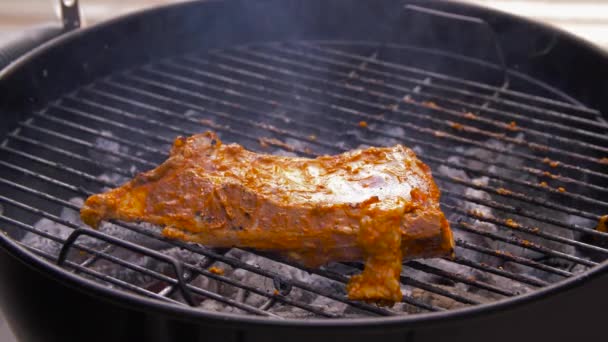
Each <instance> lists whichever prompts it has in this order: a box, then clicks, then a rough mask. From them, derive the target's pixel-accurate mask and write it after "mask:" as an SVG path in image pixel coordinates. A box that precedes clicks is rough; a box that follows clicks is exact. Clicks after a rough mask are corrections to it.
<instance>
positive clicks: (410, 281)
mask: <svg viewBox="0 0 608 342" xmlns="http://www.w3.org/2000/svg"><path fill="white" fill-rule="evenodd" d="M2 183H6V181H3V182H2ZM19 188H20V189H22V190H23V189H24V188H25V187H23V186H20V187H19ZM25 189H27V188H25ZM30 192H34V191H31V190H30ZM34 194H40V195H43V196H44V197H45V198H47V199H48V198H52V196H50V195H46V194H44V193H37V192H34ZM86 194H87V195H90V194H91V193H90V192H87V193H86ZM55 201H57V199H55ZM59 203H60V204H62V205H64V206H66V207H68V208H72V209H74V210H78V207H77V206H76V205H74V204H72V203H70V202H67V201H62V200H60V201H59ZM292 266H294V267H297V266H296V265H292ZM312 272H316V271H312ZM324 275H325V274H324ZM402 280H403V281H405V282H406V283H407V284H411V285H414V284H415V285H416V286H419V287H421V288H422V289H425V290H428V291H432V292H435V293H437V294H440V295H444V296H449V297H450V298H452V299H455V300H458V301H461V302H463V303H467V304H475V303H476V302H472V301H471V300H469V299H466V298H464V297H461V296H458V295H455V294H452V293H449V292H448V291H445V290H443V289H439V288H436V287H434V286H432V285H429V284H426V283H423V282H420V281H417V280H415V279H412V278H409V277H405V276H404V277H402ZM404 300H405V301H406V302H408V303H409V304H413V305H417V304H419V303H418V302H416V301H412V300H411V299H404Z"/></svg>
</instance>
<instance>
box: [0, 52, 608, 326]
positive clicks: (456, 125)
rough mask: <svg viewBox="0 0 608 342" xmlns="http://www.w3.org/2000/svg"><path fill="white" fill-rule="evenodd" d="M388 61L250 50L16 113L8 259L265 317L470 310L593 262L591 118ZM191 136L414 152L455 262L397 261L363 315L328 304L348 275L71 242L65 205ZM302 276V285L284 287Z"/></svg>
mask: <svg viewBox="0 0 608 342" xmlns="http://www.w3.org/2000/svg"><path fill="white" fill-rule="evenodd" d="M404 54H407V49H404V48H402V47H391V46H386V45H383V46H378V45H373V44H367V43H352V42H350V43H344V42H324V43H320V42H294V43H281V44H265V45H256V46H250V47H243V48H237V49H230V50H221V51H213V52H209V53H204V54H192V55H188V56H181V57H177V58H173V59H168V60H163V61H160V62H158V63H154V64H150V65H146V66H142V67H140V68H135V69H132V70H128V71H126V72H123V73H119V74H116V75H112V76H111V77H109V78H107V79H102V80H99V81H97V82H95V83H94V84H91V85H89V86H87V87H84V88H82V89H79V90H77V91H76V92H74V93H72V94H68V95H66V96H64V97H63V98H62V99H60V100H58V101H56V102H54V103H51V104H49V106H48V107H47V108H46V109H44V110H43V111H41V112H37V113H31V116H30V117H29V118H28V119H27V120H25V121H23V122H21V123H20V124H19V127H18V128H17V129H16V130H15V131H14V132H12V133H11V134H9V136H8V137H7V139H6V140H5V142H4V143H3V144H2V145H1V146H0V153H1V154H2V160H0V191H1V193H2V194H3V195H0V203H1V204H2V207H0V209H2V208H3V209H4V210H3V213H2V215H0V222H2V225H3V228H4V230H5V231H6V232H7V234H8V235H9V236H11V237H12V238H14V239H15V240H16V241H18V242H19V243H20V244H21V245H22V246H24V247H25V248H27V249H29V250H31V251H33V252H34V253H36V254H38V255H39V256H41V257H43V258H45V259H48V260H51V261H53V262H58V263H61V264H62V265H63V266H64V267H67V268H70V269H72V270H73V271H74V272H76V273H79V274H81V275H82V276H84V277H88V278H91V279H95V280H97V281H99V282H101V283H104V284H107V285H108V286H112V287H116V288H120V289H122V290H125V291H130V292H133V293H137V294H140V295H142V296H147V297H151V298H156V299H159V300H163V301H166V302H170V303H176V304H180V305H187V304H186V303H187V302H188V300H185V299H184V298H188V297H189V296H192V301H194V302H196V303H204V305H203V304H201V306H202V307H203V308H204V309H207V310H219V311H228V312H238V313H246V314H252V315H259V316H267V317H271V318H275V319H281V318H283V317H328V318H340V317H351V316H367V315H371V316H388V315H399V314H408V313H409V314H412V313H417V312H428V311H443V310H449V309H453V308H457V307H462V306H467V305H478V304H483V303H487V302H491V301H495V300H500V299H503V298H508V297H513V296H517V295H519V294H520V293H522V292H526V291H534V290H535V289H538V288H541V287H544V286H547V285H549V284H552V283H555V282H559V281H561V280H563V279H565V278H568V277H571V276H573V275H575V274H578V273H580V272H584V271H585V270H587V269H588V268H590V267H593V266H595V265H598V264H599V263H600V262H602V261H604V260H605V259H606V258H608V248H607V247H608V234H607V233H604V232H600V231H597V230H595V229H594V227H595V224H596V223H597V220H598V219H599V216H600V215H602V214H604V213H606V211H608V202H606V201H605V200H604V199H605V193H606V192H608V188H607V187H606V184H607V183H608V174H606V172H605V171H606V167H607V166H606V163H605V159H603V158H605V157H607V156H608V148H606V147H605V146H607V144H606V142H607V141H608V137H606V136H605V134H604V132H605V130H606V128H608V125H607V124H606V123H605V122H604V121H602V120H601V117H600V114H599V113H598V112H596V111H593V110H590V109H587V108H584V107H582V106H579V105H576V104H571V103H566V102H563V101H562V100H561V99H560V96H559V94H557V95H556V94H553V96H554V97H555V98H550V97H548V95H549V94H550V93H549V92H548V91H547V88H546V87H544V88H543V87H541V86H539V85H538V84H536V83H533V82H531V81H530V80H529V79H527V78H525V77H523V76H522V75H518V74H514V73H513V74H512V75H511V76H516V77H512V79H513V80H515V83H516V84H515V86H514V87H516V88H517V87H518V86H517V84H519V87H520V88H521V89H523V91H522V90H521V89H519V88H517V90H511V89H503V88H499V87H496V86H492V85H490V84H486V83H480V82H475V81H470V80H465V79H462V78H458V77H452V76H448V75H447V74H445V73H438V72H432V71H428V70H423V69H420V68H416V67H413V66H406V65H404V64H402V62H401V61H403V60H407V59H406V58H404ZM493 72H494V73H495V74H500V71H496V70H493ZM497 79H500V77H499V76H497ZM518 82H519V83H518ZM523 84H525V85H526V86H525V87H524V86H522V85H523ZM534 93H539V94H540V95H534ZM361 121H365V123H366V124H365V125H363V124H361V123H360V122H361ZM361 126H366V127H361ZM205 129H212V130H215V131H216V132H218V133H219V134H220V136H221V137H222V138H223V140H225V141H227V142H238V143H240V144H242V145H244V146H245V147H246V148H248V149H251V150H256V151H261V152H267V153H271V152H272V153H283V154H285V153H288V154H289V153H293V154H297V155H302V156H316V155H318V154H335V153H339V152H342V151H345V150H349V149H352V148H355V147H357V146H360V145H386V144H393V143H403V144H405V145H408V146H410V147H414V148H415V149H416V150H417V152H418V154H419V156H420V157H421V159H423V160H424V161H425V162H426V163H428V164H429V165H430V166H431V167H432V169H433V171H434V177H435V179H436V181H437V182H438V184H439V186H440V188H441V189H442V206H443V209H444V210H445V211H446V214H447V215H448V217H449V220H450V223H451V225H452V227H453V229H454V231H455V233H456V235H457V241H456V244H457V257H456V258H455V259H454V260H448V259H441V260H421V261H409V262H407V263H405V264H404V265H405V267H404V272H403V274H402V277H401V281H402V283H403V284H404V290H405V292H406V295H405V296H404V299H403V303H401V304H398V305H396V306H395V307H393V308H379V307H376V306H373V305H369V304H365V303H359V302H351V301H348V300H347V299H346V297H345V292H344V284H345V283H346V282H347V281H348V276H349V275H350V274H352V273H354V272H356V271H358V270H361V269H362V267H363V266H362V264H360V263H343V264H335V265H329V266H327V267H324V268H320V269H305V268H302V267H301V266H299V265H296V264H293V263H291V262H289V261H285V260H282V259H279V258H277V257H276V256H274V255H270V254H261V253H259V252H255V251H243V250H239V249H231V250H212V249H208V248H204V247H202V246H198V245H192V244H186V243H182V242H179V241H168V240H166V239H164V238H163V237H162V236H161V235H160V234H159V232H158V231H157V230H155V229H154V228H152V227H147V226H145V225H134V224H126V223H120V222H111V223H109V224H107V225H106V226H105V228H102V230H101V232H92V231H88V230H83V229H82V224H81V223H80V222H79V220H78V218H77V213H78V210H79V208H80V203H79V202H78V201H77V200H76V199H75V198H80V199H82V198H86V197H87V196H89V195H91V194H93V193H96V192H99V191H101V190H102V189H103V188H104V187H115V186H118V185H119V184H120V183H121V182H122V181H124V180H125V179H127V178H128V177H131V176H133V175H134V174H135V173H137V172H141V171H144V170H146V169H149V168H152V167H154V166H155V165H157V164H158V163H160V162H161V161H163V160H164V158H166V155H167V153H168V149H169V147H170V144H171V143H172V141H173V138H174V137H175V136H177V135H191V134H195V133H198V132H201V131H203V130H205ZM0 213H1V212H0ZM488 213H491V214H488ZM41 222H42V223H41ZM33 236H37V238H35V239H34V238H32V237H33ZM116 236H119V237H120V238H119V239H117V238H116ZM67 240H70V242H69V243H67V244H66V241H67ZM155 250H159V251H161V252H156V251H155ZM60 251H61V252H63V254H61V256H60ZM74 251H80V252H74ZM180 253H182V254H184V253H186V254H187V255H186V257H183V255H182V254H180ZM243 256H249V259H247V258H244V257H243ZM64 257H65V258H66V259H65V260H64ZM150 259H155V260H156V261H155V262H150V261H149V260H150ZM111 264H113V265H114V266H112V267H110V266H109V265H111ZM212 265H221V266H222V267H224V268H226V269H228V270H229V273H230V274H221V272H218V271H215V272H213V271H211V269H208V267H210V266H212ZM116 270H118V271H116ZM301 270H303V271H305V272H308V273H310V274H311V275H310V276H307V277H308V278H306V279H301V278H302V274H305V272H302V271H301ZM239 272H241V273H243V275H242V276H243V277H244V278H235V275H236V274H237V273H239ZM239 274H240V273H239ZM142 277H143V278H142ZM180 278H182V279H181V280H179V279H180ZM248 278H260V279H265V281H262V282H257V283H252V282H248V281H246V280H247V279H248ZM142 279H143V280H142ZM243 279H245V280H243ZM252 298H253V299H252ZM318 298H323V300H322V301H319V300H318ZM220 303H221V306H218V305H219V304H220ZM336 307H339V308H340V309H335V308H336ZM298 310H299V311H298Z"/></svg>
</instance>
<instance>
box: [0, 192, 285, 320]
mask: <svg viewBox="0 0 608 342" xmlns="http://www.w3.org/2000/svg"><path fill="white" fill-rule="evenodd" d="M0 201H2V202H4V203H8V204H11V205H13V206H17V207H19V208H21V209H24V210H26V211H29V212H31V213H33V214H36V215H38V216H41V217H44V218H47V219H49V220H51V221H54V222H56V223H59V224H61V225H63V226H65V227H68V228H71V229H80V227H79V226H78V225H76V224H74V223H71V222H69V221H66V220H64V219H61V218H60V217H57V216H55V215H51V214H49V213H47V212H45V211H44V210H40V209H37V208H34V207H31V206H29V205H26V204H23V203H20V202H17V201H14V200H12V199H9V198H7V197H4V196H2V195H0ZM0 217H1V218H4V217H3V216H0ZM11 221H15V220H11ZM36 231H37V230H36V229H34V231H33V232H34V233H35V232H36ZM98 234H101V233H98ZM58 240H59V241H56V242H60V243H62V244H63V243H65V242H66V240H63V239H58ZM72 246H74V247H75V248H78V249H80V250H83V251H86V252H87V253H90V254H94V255H97V256H99V257H100V258H103V259H105V260H108V261H111V262H113V263H115V264H118V265H121V266H124V267H126V268H129V269H131V270H134V271H137V272H140V273H142V274H145V275H147V276H150V277H153V278H156V279H158V280H160V281H164V282H167V283H170V284H176V283H177V280H176V279H174V278H171V277H168V276H165V275H164V274H162V273H158V272H156V271H153V270H150V269H148V268H145V267H142V266H139V265H135V264H132V263H129V262H126V261H124V260H122V259H120V258H117V257H114V256H112V255H109V254H103V253H100V252H98V251H96V250H94V249H91V248H89V247H86V246H82V245H79V244H76V243H74V244H72ZM140 248H142V249H144V247H140ZM187 286H188V289H189V290H190V291H192V292H194V293H197V294H199V295H202V296H205V297H209V298H211V299H214V300H217V301H219V302H222V303H224V304H228V305H231V306H234V307H236V308H239V309H241V310H244V311H247V312H250V313H254V314H257V315H264V316H270V317H275V316H276V315H274V314H271V313H268V312H265V311H262V310H259V309H257V308H255V307H253V306H250V305H247V304H243V303H239V302H237V301H234V300H232V299H230V298H227V297H224V296H221V295H219V294H217V293H214V292H211V291H208V290H205V289H201V288H198V287H194V286H190V285H187ZM277 317H280V316H276V317H275V318H277Z"/></svg>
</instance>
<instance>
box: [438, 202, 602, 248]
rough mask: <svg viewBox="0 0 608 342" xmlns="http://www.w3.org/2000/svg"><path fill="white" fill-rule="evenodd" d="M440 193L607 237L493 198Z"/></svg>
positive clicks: (599, 236) (573, 229) (469, 214)
mask: <svg viewBox="0 0 608 342" xmlns="http://www.w3.org/2000/svg"><path fill="white" fill-rule="evenodd" d="M442 194H443V195H446V196H450V197H456V198H460V199H463V200H466V201H468V202H472V203H476V204H480V205H483V206H486V207H490V208H493V209H497V210H500V211H503V212H505V213H510V214H515V215H519V216H524V217H527V218H530V219H533V220H536V221H539V222H545V223H548V224H551V225H555V226H558V227H561V228H565V229H569V230H572V231H577V232H581V233H585V234H589V235H593V236H594V237H598V238H604V239H606V238H607V237H608V234H607V233H603V232H600V231H597V230H595V229H591V228H586V227H582V226H580V225H577V224H571V223H565V222H564V221H562V220H558V219H554V218H550V217H547V216H539V215H538V214H537V213H536V212H534V211H530V210H527V209H524V208H522V207H515V206H511V205H507V204H502V203H499V202H496V201H493V200H487V199H479V198H476V197H473V196H468V195H462V194H459V193H456V192H453V191H450V190H442ZM467 216H469V217H472V218H474V219H477V218H476V216H475V215H472V214H471V213H468V214H467Z"/></svg>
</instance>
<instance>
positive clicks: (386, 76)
mask: <svg viewBox="0 0 608 342" xmlns="http://www.w3.org/2000/svg"><path fill="white" fill-rule="evenodd" d="M265 48H266V50H270V51H271V52H272V53H275V54H276V53H283V54H287V55H289V56H291V58H293V57H295V58H303V57H305V58H307V59H310V60H313V61H319V62H322V63H327V64H329V65H332V66H339V67H344V68H347V69H351V70H356V72H355V73H356V75H354V76H353V74H347V73H342V72H335V71H331V70H327V69H322V72H324V73H329V74H331V75H334V76H339V77H344V78H345V79H355V80H358V81H361V82H363V83H365V84H368V85H371V86H375V87H381V88H388V89H392V90H398V91H400V92H402V93H404V94H410V95H412V96H416V97H423V98H426V99H428V100H432V99H438V100H440V101H442V102H447V103H452V104H456V105H459V106H465V108H470V109H474V110H476V111H479V112H480V113H481V112H483V113H492V114H496V115H497V116H498V117H499V118H503V117H504V118H506V119H507V120H517V121H518V122H530V123H534V124H538V125H539V126H541V127H545V128H546V127H552V128H555V129H557V130H561V131H564V133H565V134H566V136H565V137H566V138H567V137H569V136H572V135H573V134H577V135H580V136H585V137H590V138H594V139H597V140H601V141H603V142H608V138H607V137H605V136H603V135H602V134H601V133H598V132H591V131H587V130H583V129H577V128H574V127H572V126H568V125H563V124H559V123H555V122H553V121H548V120H542V119H537V118H535V117H529V116H525V115H519V114H514V113H510V112H506V111H502V110H497V109H492V108H489V107H488V106H479V105H475V104H472V103H469V102H464V101H461V100H457V99H454V98H449V97H443V96H441V95H439V94H435V93H422V92H416V91H414V90H412V89H411V88H406V87H403V86H400V85H397V84H396V83H389V82H387V81H384V80H390V79H395V80H401V81H405V82H407V83H410V84H415V85H417V86H418V87H422V88H428V89H435V88H438V89H441V90H448V91H451V92H459V93H461V94H462V93H463V92H464V93H466V95H471V96H472V97H474V96H475V95H474V94H472V93H470V92H468V91H466V90H464V91H463V90H460V89H458V88H452V87H446V86H441V85H436V84H434V83H432V82H431V83H429V82H425V81H421V80H419V79H413V78H408V77H403V76H401V75H397V74H395V73H389V72H382V71H377V70H373V69H369V68H361V67H359V66H357V65H356V64H352V63H347V62H343V61H341V60H339V59H335V58H331V57H323V56H320V55H319V54H312V53H310V52H307V51H299V50H294V49H292V48H289V47H287V46H281V47H278V46H275V45H268V46H265ZM240 51H242V52H245V51H247V52H249V51H251V50H248V49H247V50H245V49H242V50H240ZM256 51H258V52H259V51H260V50H259V49H258V50H256ZM263 55H264V57H265V58H266V57H267V56H268V55H267V54H263ZM292 60H293V59H292ZM366 65H367V64H366ZM318 70H321V68H319V69H318ZM362 73H365V74H369V75H374V76H378V77H381V78H382V80H383V81H382V82H379V81H378V80H377V79H373V78H370V77H364V76H363V75H362ZM496 92H497V93H499V92H500V90H499V89H498V88H497V89H496ZM463 95H464V94H463ZM484 99H485V100H486V101H488V98H487V97H484ZM491 99H493V100H494V101H496V100H499V99H498V98H496V97H495V96H492V97H491ZM486 103H487V102H486ZM410 104H412V105H414V106H418V107H420V106H421V104H420V103H416V102H413V103H410ZM427 108H428V107H427ZM433 109H435V110H441V111H446V112H452V114H454V115H456V116H458V117H464V113H460V112H456V111H450V110H448V109H446V108H433ZM504 118H503V119H504ZM552 119H554V118H552ZM476 120H480V121H482V122H486V123H489V124H492V125H495V126H498V127H503V128H504V124H505V122H501V121H494V120H491V119H487V118H484V117H478V118H476ZM522 130H523V131H530V132H534V134H540V135H541V136H545V137H549V135H548V134H546V133H544V132H542V131H537V130H530V129H527V128H524V127H522ZM568 141H572V142H573V143H579V142H580V141H579V140H573V139H568ZM598 147H601V146H598Z"/></svg>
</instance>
